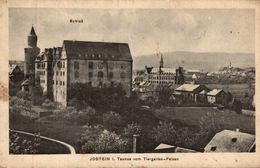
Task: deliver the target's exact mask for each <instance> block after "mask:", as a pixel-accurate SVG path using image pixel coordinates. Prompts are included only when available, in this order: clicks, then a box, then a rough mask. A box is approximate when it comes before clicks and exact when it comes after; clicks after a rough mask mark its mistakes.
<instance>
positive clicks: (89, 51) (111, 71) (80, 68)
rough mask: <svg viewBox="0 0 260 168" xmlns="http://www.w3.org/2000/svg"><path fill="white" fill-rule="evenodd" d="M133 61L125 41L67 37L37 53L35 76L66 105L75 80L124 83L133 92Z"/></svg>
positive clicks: (96, 84)
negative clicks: (68, 38)
mask: <svg viewBox="0 0 260 168" xmlns="http://www.w3.org/2000/svg"><path fill="white" fill-rule="evenodd" d="M25 61H26V60H25ZM132 62H133V60H132V56H131V53H130V49H129V46H128V44H126V43H109V42H89V41H70V40H64V41H63V45H62V47H57V48H48V49H45V50H44V52H42V53H41V54H39V55H38V56H37V57H36V59H35V61H34V63H35V72H36V73H35V78H37V80H39V82H40V85H41V86H42V88H43V92H44V94H45V95H46V96H47V97H49V98H50V99H52V100H54V101H55V102H59V103H61V104H63V105H65V106H66V105H67V102H68V94H69V93H68V92H69V90H70V89H69V88H70V87H71V86H72V85H73V84H76V83H84V84H87V85H89V86H91V87H98V88H102V87H108V86H112V87H115V86H118V85H121V86H122V88H123V90H124V91H125V93H126V95H127V96H130V95H131V88H132Z"/></svg>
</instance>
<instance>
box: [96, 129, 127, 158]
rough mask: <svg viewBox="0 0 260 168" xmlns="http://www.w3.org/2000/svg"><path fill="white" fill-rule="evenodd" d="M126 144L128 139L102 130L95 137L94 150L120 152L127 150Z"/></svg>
mask: <svg viewBox="0 0 260 168" xmlns="http://www.w3.org/2000/svg"><path fill="white" fill-rule="evenodd" d="M127 144H128V141H127V140H126V139H123V138H121V136H120V135H117V134H116V133H115V132H110V131H107V130H104V131H103V132H102V133H101V134H99V136H98V138H97V141H96V147H95V152H97V153H122V152H126V151H128V148H127Z"/></svg>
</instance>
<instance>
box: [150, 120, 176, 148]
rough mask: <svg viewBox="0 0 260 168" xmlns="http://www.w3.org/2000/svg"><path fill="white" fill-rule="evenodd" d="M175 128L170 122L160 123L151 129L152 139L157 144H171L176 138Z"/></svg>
mask: <svg viewBox="0 0 260 168" xmlns="http://www.w3.org/2000/svg"><path fill="white" fill-rule="evenodd" d="M176 130H177V129H176V127H175V126H174V125H173V124H172V123H171V122H166V121H164V122H162V121H160V122H159V124H158V125H157V126H155V127H154V128H153V135H152V136H153V138H154V140H155V141H156V142H157V143H168V144H172V143H173V142H175V140H176V137H177V131H176Z"/></svg>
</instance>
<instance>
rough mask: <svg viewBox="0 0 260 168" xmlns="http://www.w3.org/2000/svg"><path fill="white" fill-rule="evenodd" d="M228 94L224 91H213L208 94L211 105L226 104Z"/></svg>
mask: <svg viewBox="0 0 260 168" xmlns="http://www.w3.org/2000/svg"><path fill="white" fill-rule="evenodd" d="M226 98H227V94H226V92H225V91H224V90H222V89H213V90H211V91H209V92H208V93H207V100H208V102H209V103H210V104H225V102H226Z"/></svg>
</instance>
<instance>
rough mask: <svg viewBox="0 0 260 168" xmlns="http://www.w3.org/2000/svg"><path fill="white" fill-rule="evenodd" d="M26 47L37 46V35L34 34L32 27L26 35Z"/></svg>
mask: <svg viewBox="0 0 260 168" xmlns="http://www.w3.org/2000/svg"><path fill="white" fill-rule="evenodd" d="M27 40H28V46H31V47H36V46H37V35H36V33H35V30H34V27H33V26H32V28H31V31H30V34H29V35H28V38H27Z"/></svg>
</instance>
